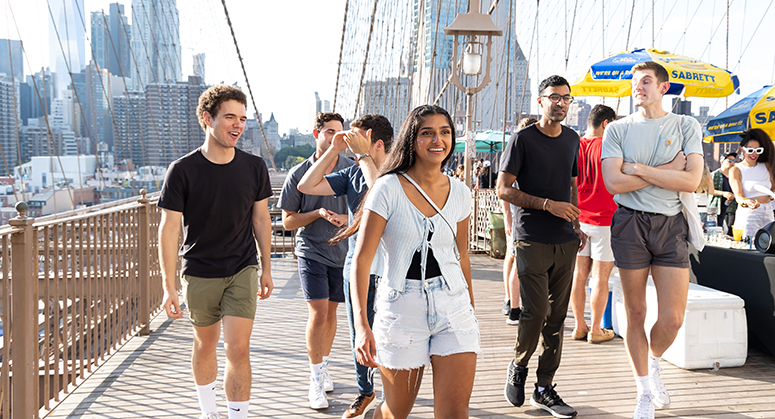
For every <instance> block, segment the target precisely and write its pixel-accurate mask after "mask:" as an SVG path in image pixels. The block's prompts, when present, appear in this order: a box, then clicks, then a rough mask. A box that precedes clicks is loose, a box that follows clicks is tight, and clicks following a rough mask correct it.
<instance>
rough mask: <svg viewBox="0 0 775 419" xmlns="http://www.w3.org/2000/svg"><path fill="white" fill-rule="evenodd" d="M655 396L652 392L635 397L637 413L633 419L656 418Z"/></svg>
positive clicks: (633, 415)
mask: <svg viewBox="0 0 775 419" xmlns="http://www.w3.org/2000/svg"><path fill="white" fill-rule="evenodd" d="M653 399H654V397H652V396H651V394H641V395H640V396H638V398H637V399H635V413H633V414H632V419H654V401H653Z"/></svg>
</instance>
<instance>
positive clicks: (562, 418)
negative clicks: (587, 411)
mask: <svg viewBox="0 0 775 419" xmlns="http://www.w3.org/2000/svg"><path fill="white" fill-rule="evenodd" d="M530 405H531V406H533V407H537V408H539V409H542V410H545V411H547V412H549V413H551V414H552V416H554V417H556V418H560V419H570V418H572V417H574V416H576V415H561V414H559V413H557V412H555V411H554V410H552V409H550V408H549V407H548V406H544V405H542V404H541V403H538V402H537V401H535V400H533V398H532V397H530Z"/></svg>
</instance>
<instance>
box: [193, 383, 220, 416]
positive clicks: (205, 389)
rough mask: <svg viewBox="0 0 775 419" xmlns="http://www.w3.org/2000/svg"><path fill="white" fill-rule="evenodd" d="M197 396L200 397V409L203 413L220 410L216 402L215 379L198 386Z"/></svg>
mask: <svg viewBox="0 0 775 419" xmlns="http://www.w3.org/2000/svg"><path fill="white" fill-rule="evenodd" d="M196 397H197V398H198V399H199V409H200V410H201V411H202V415H206V414H208V413H216V412H218V406H216V404H215V381H213V382H212V383H210V384H205V385H203V386H200V385H197V386H196Z"/></svg>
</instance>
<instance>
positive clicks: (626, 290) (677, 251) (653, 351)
mask: <svg viewBox="0 0 775 419" xmlns="http://www.w3.org/2000/svg"><path fill="white" fill-rule="evenodd" d="M669 88H670V82H669V79H668V74H667V71H666V70H665V68H664V67H662V66H661V65H659V64H658V63H655V62H645V63H639V64H636V65H635V66H633V68H632V97H633V101H634V103H635V106H637V107H638V108H639V110H638V111H637V112H635V113H633V114H632V115H630V116H627V117H626V118H623V119H620V120H618V121H615V122H613V123H611V124H609V125H608V128H607V129H606V130H605V134H604V135H603V151H602V153H601V158H602V159H603V163H602V168H603V180H604V181H605V185H606V188H607V189H608V191H609V192H611V193H612V194H614V201H615V202H616V203H617V204H618V206H619V208H618V209H617V210H616V212H615V213H614V216H613V218H612V220H611V247H612V249H613V251H614V259H615V261H616V262H615V264H616V266H617V267H618V268H619V274H620V276H621V284H622V292H623V295H624V306H625V309H626V313H627V331H626V338H625V340H626V344H627V345H626V346H627V352H628V354H629V357H630V361H631V365H632V367H633V370H634V373H635V374H634V375H635V381H636V387H637V390H638V393H637V398H636V407H635V413H634V415H633V419H653V418H654V407H655V406H656V407H659V408H667V407H669V406H670V396H669V395H668V393H667V390H666V389H665V386H664V384H662V379H661V375H660V372H661V371H662V369H661V368H660V367H659V361H660V359H661V357H662V354H663V353H664V352H665V351H666V350H667V348H669V347H670V345H671V344H672V343H673V340H674V339H675V337H676V334H677V333H678V329H679V328H680V327H681V324H682V323H683V318H684V311H685V310H686V296H687V293H688V290H689V267H690V264H689V243H688V241H687V237H688V226H687V222H686V219H685V218H684V216H683V213H682V212H681V211H682V205H681V201H680V198H679V192H694V191H695V190H696V189H697V186H698V185H699V183H700V177H701V176H702V169H703V166H704V163H703V157H702V134H701V130H700V124H699V123H698V122H697V120H695V119H694V118H684V117H682V116H680V115H676V114H673V113H671V112H668V111H665V110H664V109H663V108H662V97H663V96H664V95H665V93H667V91H668V89H669ZM660 165H664V166H662V167H660ZM649 272H651V275H652V277H653V279H654V285H655V286H656V290H657V298H658V300H659V307H658V309H657V310H658V312H657V321H656V323H655V324H654V326H653V327H652V328H651V336H650V339H647V337H646V329H645V324H644V323H645V321H646V289H647V283H648V278H649ZM651 309H652V310H653V309H654V307H652V308H651Z"/></svg>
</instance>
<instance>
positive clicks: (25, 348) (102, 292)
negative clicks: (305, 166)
mask: <svg viewBox="0 0 775 419" xmlns="http://www.w3.org/2000/svg"><path fill="white" fill-rule="evenodd" d="M472 199H473V212H472V215H471V223H470V224H471V231H470V234H471V240H470V246H469V247H470V249H471V251H487V250H488V249H489V242H488V240H487V238H486V231H487V211H491V210H497V208H498V201H497V198H496V197H495V194H494V191H493V190H475V191H473V192H472ZM157 201H158V193H156V194H151V195H148V196H146V194H145V192H144V191H143V192H142V196H141V197H139V198H132V199H127V200H123V201H119V202H113V203H109V204H102V205H98V206H94V207H89V208H87V209H80V210H76V211H72V212H68V213H63V214H59V215H56V216H48V217H42V218H38V219H33V218H29V217H27V216H26V204H24V203H19V204H18V205H17V211H18V216H17V217H16V218H14V219H12V220H11V221H10V222H9V226H4V227H0V321H1V322H2V336H0V418H10V417H15V418H23V419H27V418H38V417H39V415H40V414H41V413H43V414H45V412H47V411H48V410H50V409H51V408H52V407H54V406H55V404H56V403H57V402H59V401H60V400H62V398H63V397H64V396H65V395H66V394H68V393H69V392H71V391H72V390H73V389H74V388H75V386H77V385H79V384H80V383H81V381H82V380H84V379H85V378H87V377H88V375H89V374H90V373H91V372H93V371H94V370H95V369H96V368H97V367H98V366H99V365H100V364H101V363H102V362H104V361H105V359H106V358H108V357H109V356H110V355H111V354H113V353H114V352H115V351H116V350H118V349H119V348H120V347H121V346H122V345H123V344H125V343H126V342H127V340H128V339H130V338H131V337H132V336H134V335H136V334H140V335H146V334H148V333H149V332H150V330H149V324H150V319H151V318H152V317H153V316H154V315H155V314H157V313H158V312H159V311H160V309H161V303H162V296H163V289H162V280H161V270H160V266H159V258H158V236H157V231H158V227H159V222H160V219H161V210H160V209H159V208H158V207H157V206H156V203H157ZM270 214H271V215H272V226H273V227H272V232H273V234H272V256H283V255H293V248H294V242H295V231H286V230H285V229H284V228H283V226H282V217H281V211H279V210H277V209H275V208H272V209H271V210H270ZM178 286H179V284H178ZM12 415H13V416H12Z"/></svg>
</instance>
